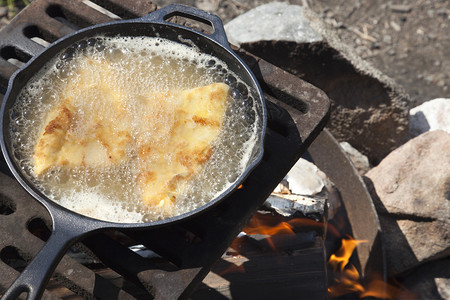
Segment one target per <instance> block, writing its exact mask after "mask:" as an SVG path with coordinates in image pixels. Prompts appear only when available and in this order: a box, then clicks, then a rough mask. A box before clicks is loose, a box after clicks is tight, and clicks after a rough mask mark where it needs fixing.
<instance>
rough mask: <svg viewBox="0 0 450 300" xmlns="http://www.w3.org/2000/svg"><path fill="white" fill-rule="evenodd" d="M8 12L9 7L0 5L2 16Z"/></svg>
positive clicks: (0, 14) (0, 16)
mask: <svg viewBox="0 0 450 300" xmlns="http://www.w3.org/2000/svg"><path fill="white" fill-rule="evenodd" d="M7 14H8V9H7V8H6V7H4V6H0V18H2V17H4V16H6V15H7Z"/></svg>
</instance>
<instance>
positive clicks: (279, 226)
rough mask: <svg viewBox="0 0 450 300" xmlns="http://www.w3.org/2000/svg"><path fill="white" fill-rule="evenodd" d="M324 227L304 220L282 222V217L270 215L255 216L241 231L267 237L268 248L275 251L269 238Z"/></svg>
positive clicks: (296, 219) (309, 220)
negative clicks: (303, 228) (305, 228)
mask: <svg viewBox="0 0 450 300" xmlns="http://www.w3.org/2000/svg"><path fill="white" fill-rule="evenodd" d="M302 226H303V227H321V228H323V227H324V224H323V223H320V222H316V221H314V220H311V219H306V218H295V219H291V220H289V221H283V217H280V216H273V215H270V214H267V215H263V214H258V213H257V214H255V215H254V216H253V217H252V219H251V220H250V222H249V223H248V224H247V225H246V226H245V227H244V229H243V230H242V231H243V232H245V233H246V234H248V235H252V234H262V235H268V236H269V237H268V238H267V242H268V243H269V245H270V247H271V248H272V249H273V250H274V251H276V250H277V249H276V246H275V245H274V242H273V240H272V239H271V238H270V236H274V235H280V234H285V235H295V229H296V228H299V227H302ZM233 244H234V245H238V243H236V244H235V243H233Z"/></svg>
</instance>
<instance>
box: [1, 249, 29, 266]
mask: <svg viewBox="0 0 450 300" xmlns="http://www.w3.org/2000/svg"><path fill="white" fill-rule="evenodd" d="M0 259H1V260H2V261H3V262H4V263H5V264H7V265H8V266H10V267H11V268H13V269H14V270H16V271H18V272H22V271H23V270H24V269H25V268H26V266H27V265H28V263H27V261H26V260H25V259H24V258H23V256H22V255H20V253H19V250H18V249H17V248H16V247H13V246H7V247H5V248H3V249H2V251H0Z"/></svg>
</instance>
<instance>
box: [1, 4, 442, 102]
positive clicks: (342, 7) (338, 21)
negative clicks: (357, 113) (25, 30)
mask: <svg viewBox="0 0 450 300" xmlns="http://www.w3.org/2000/svg"><path fill="white" fill-rule="evenodd" d="M6 2H7V0H0V11H1V9H2V7H1V6H3V7H4V6H5V5H6ZM15 2H16V3H17V5H18V6H21V5H22V4H23V1H21V0H15ZM93 2H96V1H95V0H94V1H93ZM154 2H155V3H156V4H157V5H158V6H165V5H167V4H169V3H175V2H176V3H184V4H188V5H192V6H196V7H198V8H200V9H203V10H206V11H210V12H212V13H215V14H217V15H218V16H219V17H221V18H222V20H223V21H224V23H226V22H228V21H230V20H231V19H233V18H235V17H236V16H238V15H240V14H242V13H244V12H246V11H248V10H250V9H252V8H253V7H256V6H259V5H261V4H264V3H268V2H272V1H270V0H250V1H244V0H224V1H219V0H175V1H172V0H160V1H154ZM289 2H290V3H291V4H297V5H307V6H309V7H310V8H311V9H312V10H313V11H315V12H316V13H317V14H318V15H320V16H322V17H323V18H324V20H325V21H326V22H327V23H328V24H330V26H332V27H334V28H335V29H336V30H337V32H338V35H339V36H340V37H341V39H342V40H343V41H344V42H345V43H347V44H349V45H350V46H352V47H353V48H354V49H355V50H356V52H357V53H358V54H359V55H360V56H361V57H362V58H363V59H365V60H367V61H369V62H370V63H372V65H374V66H375V67H376V68H378V69H380V70H381V71H382V72H384V73H385V74H387V75H389V76H390V77H392V78H393V79H394V80H395V81H396V82H397V83H398V84H399V85H401V86H402V87H403V88H404V89H405V90H406V92H407V93H408V94H409V95H410V96H411V100H412V103H411V107H414V106H416V105H418V104H420V103H423V102H425V101H427V100H431V99H434V98H441V97H443V98H450V59H449V58H450V1H448V0H414V1H413V0H391V1H385V0H291V1H289ZM7 18H8V16H7V15H5V16H2V15H0V28H1V25H2V24H5V23H7Z"/></svg>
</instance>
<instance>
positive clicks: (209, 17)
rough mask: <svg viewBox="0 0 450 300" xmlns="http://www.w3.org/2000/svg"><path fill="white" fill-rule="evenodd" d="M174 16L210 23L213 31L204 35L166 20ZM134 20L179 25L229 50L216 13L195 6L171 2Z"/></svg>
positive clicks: (220, 21)
mask: <svg viewBox="0 0 450 300" xmlns="http://www.w3.org/2000/svg"><path fill="white" fill-rule="evenodd" d="M174 16H181V17H186V18H189V19H192V20H195V21H198V22H201V23H203V24H207V25H210V26H211V27H212V28H213V30H214V32H213V33H211V34H208V35H206V34H204V33H202V32H198V31H197V30H195V29H193V28H190V27H187V26H182V25H178V24H174V23H170V22H167V21H166V20H167V19H169V18H171V17H174ZM136 21H144V22H152V23H160V24H171V25H176V26H179V27H183V28H187V29H189V30H193V31H196V32H198V33H200V34H202V35H205V36H206V37H208V38H210V39H212V40H214V41H216V42H218V43H219V44H221V45H222V46H223V47H225V48H227V49H230V50H231V48H230V44H229V43H228V39H227V35H226V33H225V29H224V27H223V23H222V20H221V19H220V18H219V17H218V16H216V15H213V14H211V13H208V12H206V11H203V10H200V9H197V8H195V7H191V6H186V5H182V4H171V5H168V6H166V7H163V8H161V9H158V10H156V11H154V12H152V13H149V14H148V15H146V16H144V17H142V18H139V19H136Z"/></svg>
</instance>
